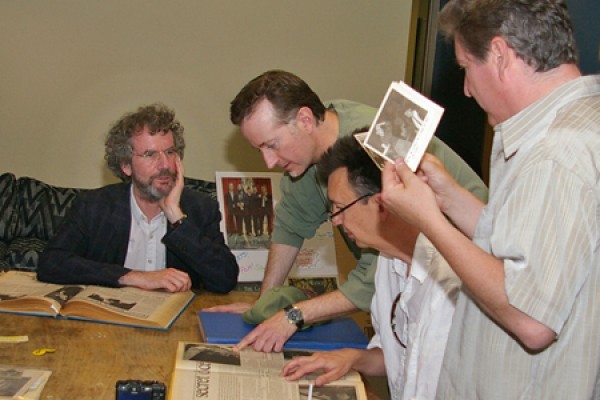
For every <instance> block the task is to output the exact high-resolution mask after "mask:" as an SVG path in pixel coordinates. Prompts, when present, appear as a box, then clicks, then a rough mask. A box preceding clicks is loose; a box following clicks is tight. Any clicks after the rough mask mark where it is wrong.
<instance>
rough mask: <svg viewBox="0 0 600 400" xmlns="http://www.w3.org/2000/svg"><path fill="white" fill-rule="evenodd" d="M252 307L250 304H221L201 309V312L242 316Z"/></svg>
mask: <svg viewBox="0 0 600 400" xmlns="http://www.w3.org/2000/svg"><path fill="white" fill-rule="evenodd" d="M252 306H253V304H252V303H231V304H222V305H219V306H213V307H208V308H204V309H202V311H208V312H225V313H231V314H243V313H245V312H246V311H248V310H249V309H251V308H252Z"/></svg>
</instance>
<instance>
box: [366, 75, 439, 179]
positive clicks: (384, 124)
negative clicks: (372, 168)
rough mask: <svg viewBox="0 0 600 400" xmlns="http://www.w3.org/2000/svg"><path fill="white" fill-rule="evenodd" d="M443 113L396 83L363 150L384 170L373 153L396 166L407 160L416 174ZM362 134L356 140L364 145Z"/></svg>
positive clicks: (406, 87) (391, 87)
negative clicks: (397, 162) (398, 160)
mask: <svg viewBox="0 0 600 400" xmlns="http://www.w3.org/2000/svg"><path fill="white" fill-rule="evenodd" d="M443 113H444V109H443V108H442V107H440V106H439V105H437V104H435V103H434V102H432V101H431V100H429V99H428V98H427V97H425V96H423V95H422V94H420V93H419V92H417V91H416V90H414V89H413V88H411V87H410V86H408V85H407V84H405V83H404V82H392V83H391V84H390V87H389V88H388V90H387V92H386V94H385V97H384V98H383V101H382V103H381V106H379V110H378V111H377V114H376V116H375V119H374V120H373V123H372V124H371V127H370V129H369V132H367V134H366V138H365V139H364V143H363V147H365V150H367V152H368V153H369V155H371V158H372V159H373V161H374V162H375V164H377V166H379V167H380V168H382V166H383V163H381V162H380V161H379V160H378V159H376V158H374V157H373V155H372V154H371V152H372V153H375V154H376V155H377V156H380V157H382V158H384V159H385V160H387V161H390V162H392V163H393V162H395V161H396V160H397V159H398V158H403V159H404V161H405V163H406V165H408V167H409V168H410V169H411V170H413V171H416V169H417V167H418V166H419V163H420V162H421V158H422V157H423V153H425V150H426V149H427V146H428V145H429V142H430V141H431V138H432V137H433V134H434V132H435V130H436V128H437V126H438V124H439V122H440V119H441V118H442V114H443ZM358 135H360V134H358ZM358 135H356V136H355V137H356V138H357V140H359V142H360V141H361V139H362V137H361V138H359V137H357V136H358ZM369 150H370V151H369Z"/></svg>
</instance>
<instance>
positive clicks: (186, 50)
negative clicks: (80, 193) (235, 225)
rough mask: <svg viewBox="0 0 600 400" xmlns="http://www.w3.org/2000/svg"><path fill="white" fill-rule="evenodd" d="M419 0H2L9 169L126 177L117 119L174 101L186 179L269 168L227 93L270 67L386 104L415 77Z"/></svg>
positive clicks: (83, 183) (329, 92) (84, 182)
mask: <svg viewBox="0 0 600 400" xmlns="http://www.w3.org/2000/svg"><path fill="white" fill-rule="evenodd" d="M410 14H411V1H409V0H375V1H364V0H328V1H321V0H300V1H291V0H290V1H287V0H254V1H244V0H236V1H234V0H229V1H228V0H175V1H142V0H127V1H124V0H102V1H91V0H90V1H81V0H60V1H59V0H28V1H17V0H0V37H1V38H2V40H1V41H0V57H1V61H0V121H2V122H1V123H0V134H1V138H2V142H1V147H0V173H1V172H7V171H9V172H13V173H15V174H16V175H17V176H31V177H35V178H38V179H41V180H43V181H46V182H48V183H51V184H55V185H61V186H76V187H96V186H100V185H103V184H106V183H110V182H114V181H115V180H114V178H112V176H111V175H110V173H109V172H108V170H107V169H106V168H105V167H104V160H103V151H104V149H103V140H104V135H105V132H106V130H107V128H108V126H109V125H110V124H111V122H113V121H115V120H116V119H117V118H119V117H120V116H121V115H122V114H123V113H124V112H126V111H130V110H133V109H135V108H136V107H137V106H139V105H141V104H147V103H150V102H154V101H162V102H164V103H166V104H167V105H169V106H171V107H173V108H175V110H176V112H177V114H178V118H179V119H180V121H181V122H182V123H183V125H184V126H185V128H186V140H187V150H186V157H185V168H186V175H187V176H193V177H197V178H203V179H210V180H213V179H214V171H217V170H220V171H232V170H244V171H264V170H265V167H264V166H263V163H262V160H261V159H260V157H259V154H258V153H257V152H256V151H255V150H252V149H251V148H250V147H249V146H248V145H247V144H246V142H245V141H244V140H243V138H241V136H240V135H239V134H237V132H236V130H235V129H234V127H233V126H232V125H231V124H230V122H229V119H228V106H229V101H231V99H232V98H233V97H234V96H235V94H236V93H237V92H238V90H239V89H240V88H241V87H242V86H243V85H244V84H245V83H246V82H247V81H248V80H249V79H251V78H253V77H254V76H256V75H258V74H259V73H261V72H263V71H265V70H267V69H272V68H281V69H287V70H289V71H292V72H295V73H297V74H298V75H300V76H301V77H303V78H304V79H305V80H306V81H307V82H308V83H309V84H310V85H311V86H312V88H313V89H314V90H315V91H316V92H317V93H318V94H319V95H320V96H321V98H322V99H328V98H348V99H353V100H357V101H361V102H364V103H367V104H371V105H374V106H377V105H378V104H379V102H380V101H381V98H382V97H383V94H384V93H385V90H386V88H387V86H388V84H389V82H390V81H391V80H398V79H404V78H405V75H404V74H405V65H406V59H407V48H408V37H409V34H408V31H409V19H410Z"/></svg>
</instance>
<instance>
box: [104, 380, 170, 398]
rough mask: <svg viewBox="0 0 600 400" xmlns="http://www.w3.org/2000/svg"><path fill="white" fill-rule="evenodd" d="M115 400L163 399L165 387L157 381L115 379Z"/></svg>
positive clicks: (165, 396) (165, 395)
mask: <svg viewBox="0 0 600 400" xmlns="http://www.w3.org/2000/svg"><path fill="white" fill-rule="evenodd" d="M115 389H116V392H117V394H116V400H165V399H166V398H167V394H166V388H165V385H164V384H163V383H160V382H157V381H136V380H127V381H117V384H116V387H115Z"/></svg>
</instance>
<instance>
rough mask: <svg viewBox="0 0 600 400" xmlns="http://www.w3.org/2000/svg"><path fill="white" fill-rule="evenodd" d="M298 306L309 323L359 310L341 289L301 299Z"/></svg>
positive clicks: (305, 320)
mask: <svg viewBox="0 0 600 400" xmlns="http://www.w3.org/2000/svg"><path fill="white" fill-rule="evenodd" d="M296 307H298V308H299V309H300V310H302V315H303V316H304V322H305V323H307V324H312V323H315V322H321V321H325V320H328V319H332V318H335V317H339V316H342V315H346V314H349V313H351V312H354V311H358V309H357V308H356V307H355V306H354V304H352V302H351V301H350V300H348V298H347V297H346V296H344V294H343V293H342V292H340V291H339V290H335V291H333V292H329V293H325V294H322V295H320V296H317V297H313V298H312V299H309V300H304V301H301V302H299V303H297V304H296Z"/></svg>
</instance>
